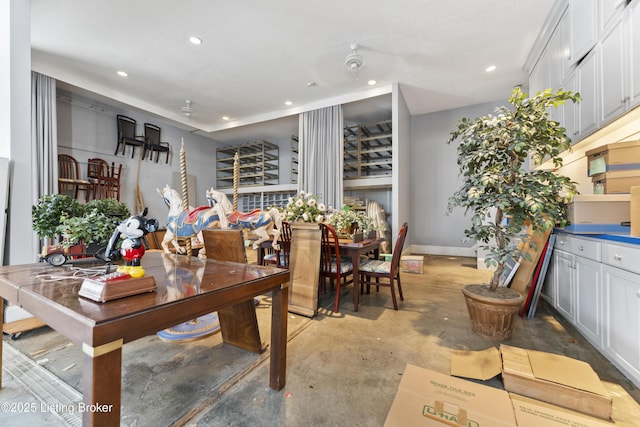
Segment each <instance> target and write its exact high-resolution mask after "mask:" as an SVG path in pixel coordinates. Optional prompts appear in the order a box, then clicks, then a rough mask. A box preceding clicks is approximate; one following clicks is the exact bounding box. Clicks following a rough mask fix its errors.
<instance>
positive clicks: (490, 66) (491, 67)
mask: <svg viewBox="0 0 640 427" xmlns="http://www.w3.org/2000/svg"><path fill="white" fill-rule="evenodd" d="M495 69H496V66H495V65H489V66H488V67H487V68H485V69H484V70H485V71H486V72H487V73H490V72H492V71H495Z"/></svg>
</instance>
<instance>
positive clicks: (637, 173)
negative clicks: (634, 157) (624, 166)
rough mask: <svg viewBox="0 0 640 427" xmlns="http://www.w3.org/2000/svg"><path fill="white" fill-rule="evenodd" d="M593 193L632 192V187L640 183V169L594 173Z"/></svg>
mask: <svg viewBox="0 0 640 427" xmlns="http://www.w3.org/2000/svg"><path fill="white" fill-rule="evenodd" d="M591 181H592V182H593V194H619V193H630V192H631V187H632V186H634V185H640V170H639V169H632V170H628V171H613V172H605V173H599V174H596V175H593V176H592V177H591Z"/></svg>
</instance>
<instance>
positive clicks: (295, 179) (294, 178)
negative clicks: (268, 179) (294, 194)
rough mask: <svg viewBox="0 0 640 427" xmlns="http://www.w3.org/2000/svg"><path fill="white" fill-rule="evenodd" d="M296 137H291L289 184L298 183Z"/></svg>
mask: <svg viewBox="0 0 640 427" xmlns="http://www.w3.org/2000/svg"><path fill="white" fill-rule="evenodd" d="M298 153H299V152H298V136H297V135H291V183H292V184H297V183H298Z"/></svg>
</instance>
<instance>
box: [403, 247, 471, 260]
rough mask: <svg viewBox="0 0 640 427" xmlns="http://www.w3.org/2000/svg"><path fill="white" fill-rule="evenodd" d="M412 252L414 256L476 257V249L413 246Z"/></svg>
mask: <svg viewBox="0 0 640 427" xmlns="http://www.w3.org/2000/svg"><path fill="white" fill-rule="evenodd" d="M410 252H411V253H412V254H425V255H447V256H464V257H471V258H475V257H476V247H475V246H472V247H470V248H465V247H456V246H434V245H411V248H410Z"/></svg>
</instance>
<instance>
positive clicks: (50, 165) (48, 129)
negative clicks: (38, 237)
mask: <svg viewBox="0 0 640 427" xmlns="http://www.w3.org/2000/svg"><path fill="white" fill-rule="evenodd" d="M56 111H57V110H56V80H55V79H53V78H51V77H49V76H45V75H43V74H39V73H36V72H31V144H32V153H33V154H32V156H33V159H32V162H31V165H32V169H33V176H34V177H36V178H35V179H34V180H33V186H34V188H33V191H32V194H33V196H34V199H35V200H34V204H36V203H37V201H38V198H39V197H40V196H42V195H44V194H54V193H57V192H58V126H57V114H56Z"/></svg>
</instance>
